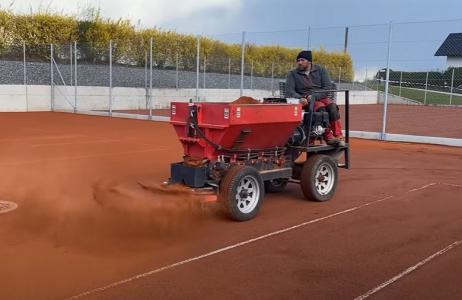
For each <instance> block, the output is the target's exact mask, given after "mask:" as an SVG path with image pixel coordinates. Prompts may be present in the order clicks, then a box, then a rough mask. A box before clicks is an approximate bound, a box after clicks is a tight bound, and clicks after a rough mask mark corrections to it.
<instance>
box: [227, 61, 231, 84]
mask: <svg viewBox="0 0 462 300" xmlns="http://www.w3.org/2000/svg"><path fill="white" fill-rule="evenodd" d="M230 88H231V57H228V89H230Z"/></svg>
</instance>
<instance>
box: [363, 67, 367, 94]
mask: <svg viewBox="0 0 462 300" xmlns="http://www.w3.org/2000/svg"><path fill="white" fill-rule="evenodd" d="M364 90H365V91H367V67H366V75H364Z"/></svg>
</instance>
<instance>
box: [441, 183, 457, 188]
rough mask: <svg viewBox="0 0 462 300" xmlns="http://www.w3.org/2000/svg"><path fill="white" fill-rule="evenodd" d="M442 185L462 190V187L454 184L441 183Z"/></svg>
mask: <svg viewBox="0 0 462 300" xmlns="http://www.w3.org/2000/svg"><path fill="white" fill-rule="evenodd" d="M440 184H443V185H447V186H452V187H457V188H462V185H459V184H453V183H444V182H443V183H440Z"/></svg>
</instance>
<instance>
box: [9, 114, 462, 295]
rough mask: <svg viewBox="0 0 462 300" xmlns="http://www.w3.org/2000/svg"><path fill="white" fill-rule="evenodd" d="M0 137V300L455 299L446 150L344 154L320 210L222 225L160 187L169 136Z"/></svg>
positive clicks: (457, 268)
mask: <svg viewBox="0 0 462 300" xmlns="http://www.w3.org/2000/svg"><path fill="white" fill-rule="evenodd" d="M449 127H452V128H454V127H455V126H452V125H451V126H449ZM353 129H355V128H354V127H353ZM0 133H1V134H0V179H1V180H0V200H4V201H12V202H15V203H17V204H18V208H17V209H16V210H14V211H11V212H8V213H4V214H0V241H1V245H2V246H1V247H0V282H1V288H0V296H1V297H0V298H2V299H67V298H73V299H163V298H171V299H203V298H220V299H222V298H223V299H231V298H233V299H240V298H245V299H257V298H258V299H260V298H264V299H281V298H294V299H354V298H356V297H359V299H363V298H364V297H367V296H370V297H371V298H372V299H390V298H394V299H398V298H406V299H422V298H432V299H460V298H461V297H462V287H461V285H460V284H459V281H460V280H459V278H460V277H461V276H462V263H461V261H462V244H461V243H462V217H461V216H462V215H461V211H462V202H461V200H462V196H461V195H462V179H461V178H462V149H460V148H450V147H442V146H430V145H421V144H401V143H387V142H379V141H369V140H359V139H353V140H352V141H351V155H352V157H351V163H352V168H351V170H349V171H346V170H341V171H340V183H339V188H338V190H337V193H336V196H335V197H334V199H332V200H331V201H328V202H326V203H315V202H307V201H305V200H303V196H302V194H301V191H300V188H299V187H298V186H297V185H294V184H290V185H289V187H288V189H287V191H286V192H285V193H282V194H267V195H266V197H265V202H264V204H263V206H262V210H261V211H260V213H259V215H258V216H257V218H255V219H253V220H251V221H249V222H243V223H236V222H232V221H229V220H228V219H226V218H225V217H223V216H222V215H221V213H220V212H219V211H218V210H216V209H215V208H214V207H213V206H211V207H207V208H206V209H203V208H201V207H200V206H198V205H196V202H195V201H194V199H193V198H192V197H191V196H189V195H187V194H184V193H180V192H178V193H166V192H165V191H163V190H162V189H161V188H159V184H160V183H161V182H163V181H164V180H165V179H166V178H167V177H168V176H169V164H170V163H171V162H175V161H179V160H181V158H182V152H181V151H182V149H181V146H180V143H179V142H178V141H177V138H176V136H175V133H174V131H173V129H172V128H171V127H170V125H169V124H168V123H161V122H149V121H140V120H130V119H117V118H112V119H110V118H107V117H96V116H82V115H73V114H65V113H48V112H46V113H0ZM457 133H458V134H459V135H458V136H455V137H460V131H457V132H456V134H457ZM139 183H143V185H144V186H150V187H151V188H150V189H146V188H142V187H141V185H140V184H139Z"/></svg>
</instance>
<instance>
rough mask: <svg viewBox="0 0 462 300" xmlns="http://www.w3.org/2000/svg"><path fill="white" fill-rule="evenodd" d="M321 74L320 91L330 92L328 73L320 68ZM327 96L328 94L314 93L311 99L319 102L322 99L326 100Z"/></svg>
mask: <svg viewBox="0 0 462 300" xmlns="http://www.w3.org/2000/svg"><path fill="white" fill-rule="evenodd" d="M319 72H320V74H321V88H320V89H321V90H326V91H327V90H330V89H331V80H330V76H329V72H327V69H326V68H324V67H321V69H320V70H319ZM327 96H329V93H328V92H322V93H315V94H313V99H314V100H319V99H323V98H327Z"/></svg>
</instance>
